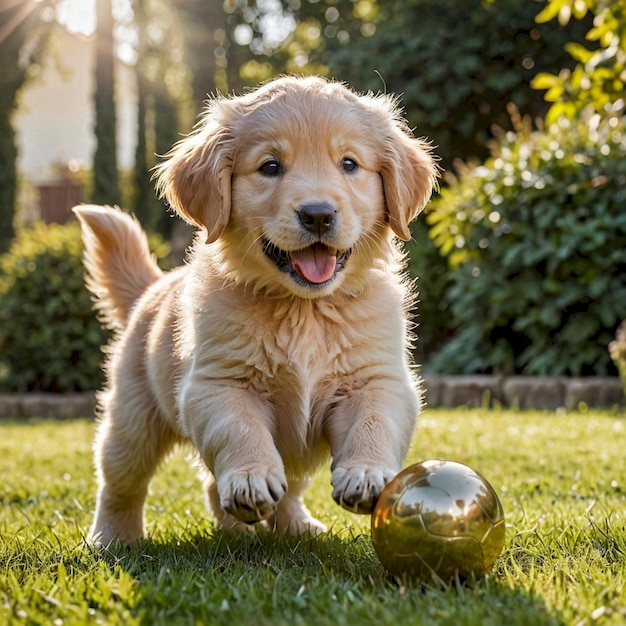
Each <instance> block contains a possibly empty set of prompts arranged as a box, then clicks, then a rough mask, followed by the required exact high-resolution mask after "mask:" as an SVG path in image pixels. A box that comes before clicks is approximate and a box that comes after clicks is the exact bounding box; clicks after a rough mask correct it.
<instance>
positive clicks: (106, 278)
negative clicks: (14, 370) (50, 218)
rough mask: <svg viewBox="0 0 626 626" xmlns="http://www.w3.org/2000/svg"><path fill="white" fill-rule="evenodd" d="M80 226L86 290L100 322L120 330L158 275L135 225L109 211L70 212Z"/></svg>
mask: <svg viewBox="0 0 626 626" xmlns="http://www.w3.org/2000/svg"><path fill="white" fill-rule="evenodd" d="M72 210H73V211H74V213H75V214H76V215H77V216H78V219H79V220H80V223H81V226H82V235H83V244H84V246H85V256H84V263H85V268H86V270H87V277H86V280H85V282H86V285H87V289H89V291H91V293H93V294H94V296H96V310H97V311H98V312H99V315H100V320H101V322H102V323H103V324H104V325H105V326H107V327H108V328H111V329H121V328H123V327H124V326H125V325H126V320H127V319H128V315H129V313H130V310H131V309H132V307H133V305H134V304H135V302H136V301H137V299H138V298H139V296H140V295H141V294H142V293H143V292H144V291H145V290H146V288H147V287H148V286H149V285H151V284H152V283H153V282H154V281H156V280H157V279H158V278H159V276H161V275H162V271H161V270H160V269H159V267H158V266H157V264H156V261H155V260H154V258H153V256H152V255H151V254H150V250H149V248H148V240H147V238H146V234H145V233H144V231H143V230H142V228H141V226H140V225H139V222H138V221H137V220H136V219H134V218H133V217H131V216H130V215H128V214H127V213H124V212H122V211H120V210H119V209H113V208H111V207H103V206H96V205H93V204H89V205H87V204H86V205H81V206H77V207H74V208H73V209H72Z"/></svg>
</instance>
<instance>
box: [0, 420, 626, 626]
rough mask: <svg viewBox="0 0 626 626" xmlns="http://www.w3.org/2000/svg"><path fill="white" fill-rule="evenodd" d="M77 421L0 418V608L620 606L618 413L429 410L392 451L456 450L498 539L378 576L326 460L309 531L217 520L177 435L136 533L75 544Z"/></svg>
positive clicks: (88, 465)
mask: <svg viewBox="0 0 626 626" xmlns="http://www.w3.org/2000/svg"><path fill="white" fill-rule="evenodd" d="M92 433H93V422H91V421H89V420H78V421H67V422H34V421H32V422H27V423H18V422H15V421H7V420H0V503H1V506H0V624H45V625H49V624H51V625H54V626H61V625H70V624H106V625H114V624H124V625H125V626H132V625H134V624H150V625H152V624H164V625H165V624H167V625H176V624H209V625H211V626H212V625H219V624H225V625H228V626H237V625H239V624H243V625H245V626H255V625H268V626H269V625H272V626H279V625H285V626H287V625H289V626H292V625H298V624H307V625H317V624H320V625H328V626H337V625H341V624H346V625H348V624H349V625H350V626H358V625H359V624H376V625H377V626H383V625H385V624H390V625H393V626H404V625H411V624H446V625H450V626H459V625H474V624H475V625H493V626H514V625H529V626H530V625H532V626H538V625H542V624H554V625H556V624H564V625H570V624H572V625H576V626H578V625H580V626H582V625H586V624H600V625H603V624H624V623H626V526H625V520H626V463H625V462H624V451H625V449H626V415H624V414H623V413H618V412H608V411H605V412H599V411H591V410H590V411H588V412H585V413H562V414H561V413H557V414H554V413H540V412H513V411H506V410H493V411H486V410H478V409H477V410H461V409H457V410H441V409H428V410H427V411H426V412H425V413H424V414H423V416H422V418H421V422H420V426H419V429H418V436H417V437H416V439H415V441H414V444H413V447H412V450H411V454H410V458H409V459H408V461H407V463H410V462H414V461H417V460H420V459H425V458H447V459H455V460H458V461H462V462H464V463H467V464H469V465H470V466H472V467H474V468H475V469H476V470H478V471H479V472H480V473H482V474H483V475H484V476H485V477H486V478H487V479H488V480H489V481H490V482H491V483H492V485H493V486H494V487H495V489H496V491H497V492H498V493H499V495H500V498H501V500H502V504H503V506H504V510H505V513H506V516H507V538H506V545H505V548H504V551H503V553H502V555H501V557H500V559H499V560H498V562H497V563H496V566H495V568H494V571H493V572H492V574H491V575H489V576H488V577H487V578H486V579H484V580H483V581H481V582H479V583H477V584H474V585H470V586H460V585H453V586H452V587H450V588H446V587H444V586H440V585H436V584H428V585H422V584H416V583H411V582H410V581H403V580H396V579H394V578H392V577H390V576H388V575H387V574H386V573H385V571H384V570H383V568H382V566H381V565H380V564H379V562H378V560H377V558H376V555H375V553H374V550H373V548H372V545H371V541H370V537H369V528H368V525H369V518H368V517H361V516H355V515H351V514H350V513H347V512H344V511H343V510H341V509H339V508H338V507H337V506H336V505H335V504H334V503H333V502H332V500H331V498H330V486H329V473H328V472H323V473H322V474H320V475H319V476H318V477H317V478H316V480H315V482H314V483H313V485H312V488H311V490H310V492H309V497H308V505H309V507H310V508H311V509H312V510H313V511H314V513H315V514H317V516H318V517H319V518H320V519H321V520H322V521H323V522H325V523H326V524H327V525H328V526H329V527H330V528H331V530H330V531H329V532H328V533H326V534H324V535H322V536H320V537H317V538H310V537H307V538H302V539H300V540H295V539H285V538H281V537H275V536H272V535H268V534H262V535H258V536H256V537H252V536H237V537H234V538H233V537H229V536H227V535H225V534H223V533H221V532H216V531H215V530H214V528H213V524H212V521H211V519H210V518H209V517H208V515H207V514H206V513H205V508H204V503H203V499H202V496H201V492H200V485H199V482H198V480H197V478H196V476H195V474H194V472H193V470H192V469H191V468H190V466H189V464H188V462H187V460H186V458H185V452H184V451H181V452H180V453H177V454H176V455H175V456H174V457H173V458H172V459H171V460H170V461H169V462H168V463H167V465H165V466H164V467H163V468H162V470H161V471H160V473H159V474H158V475H157V477H156V478H155V480H154V481H153V483H152V489H151V494H150V497H149V501H148V508H147V513H146V515H147V522H148V528H149V531H150V533H151V539H150V541H146V542H143V543H142V544H141V545H138V546H136V547H134V548H132V549H130V550H128V551H126V550H123V549H118V550H117V551H111V552H107V553H103V554H100V553H98V552H95V551H93V550H92V549H91V548H90V547H88V546H86V545H85V542H84V535H85V533H86V530H87V528H88V526H89V523H90V518H91V513H92V510H93V506H94V495H95V494H94V488H95V486H94V479H93V475H92V461H91V438H92Z"/></svg>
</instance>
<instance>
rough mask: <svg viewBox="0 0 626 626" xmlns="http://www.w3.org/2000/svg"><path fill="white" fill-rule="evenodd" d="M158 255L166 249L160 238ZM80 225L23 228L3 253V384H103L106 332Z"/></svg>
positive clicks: (59, 388)
mask: <svg viewBox="0 0 626 626" xmlns="http://www.w3.org/2000/svg"><path fill="white" fill-rule="evenodd" d="M157 245H160V247H159V248H158V255H159V256H161V257H163V256H165V254H166V253H167V250H166V246H163V244H162V242H157ZM83 274H84V269H83V264H82V243H81V237H80V228H79V226H78V224H77V223H76V222H71V223H68V224H66V225H62V226H61V225H59V224H49V225H46V224H43V223H37V224H35V225H34V226H32V227H30V228H25V229H22V230H21V231H20V232H19V233H18V236H17V237H16V239H15V240H14V241H13V243H12V245H11V247H10V249H9V251H8V252H6V253H5V254H3V255H2V256H1V257H0V389H1V390H3V391H9V392H24V391H46V392H68V391H84V390H90V389H96V388H97V387H98V386H99V385H100V383H101V382H102V371H101V363H102V351H101V346H102V345H104V344H105V343H106V342H107V334H106V333H105V332H104V331H103V330H102V329H101V328H100V324H99V323H98V321H97V320H96V316H95V314H94V312H93V302H92V300H91V296H90V294H89V293H88V292H87V290H86V288H85V286H84V280H83Z"/></svg>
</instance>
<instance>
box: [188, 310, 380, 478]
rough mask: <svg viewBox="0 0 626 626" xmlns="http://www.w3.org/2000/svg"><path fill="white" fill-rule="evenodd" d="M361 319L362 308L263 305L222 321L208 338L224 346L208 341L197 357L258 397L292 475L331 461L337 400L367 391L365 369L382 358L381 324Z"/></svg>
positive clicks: (218, 375)
mask: <svg viewBox="0 0 626 626" xmlns="http://www.w3.org/2000/svg"><path fill="white" fill-rule="evenodd" d="M215 304H217V303H215ZM355 307H356V308H355ZM219 308H220V307H219V306H218V307H217V309H218V310H219ZM355 313H358V303H357V302H350V301H347V302H344V303H343V306H342V307H341V308H338V307H337V306H334V305H332V304H331V303H327V302H319V301H308V300H288V301H285V302H278V303H276V302H263V303H259V302H257V303H256V304H255V306H254V307H251V308H250V309H248V308H247V307H242V308H241V309H238V310H236V311H232V310H231V311H230V312H229V314H228V315H226V316H221V320H220V322H219V323H218V324H217V325H215V324H212V330H211V333H210V335H212V336H213V337H214V338H215V339H216V338H217V337H219V340H218V341H212V340H211V336H208V337H206V338H205V341H204V342H203V347H202V351H203V354H202V355H201V356H200V357H199V358H200V359H201V360H202V362H203V369H205V372H206V373H207V375H210V376H211V377H212V378H223V379H228V380H229V381H230V382H231V383H233V384H235V385H236V386H238V387H241V388H244V389H248V390H252V391H254V392H255V393H257V394H258V395H259V396H260V397H261V398H263V400H264V401H265V402H267V403H268V405H269V406H270V407H271V413H272V420H273V423H272V424H271V428H272V431H273V432H272V434H273V437H274V441H275V443H276V445H277V447H278V449H279V451H280V452H281V456H282V457H283V459H284V460H285V465H286V470H287V472H288V474H293V475H296V476H298V475H305V474H308V473H310V471H311V469H312V466H315V465H318V464H319V463H321V462H323V461H324V460H325V459H326V456H327V453H328V445H327V443H326V437H325V435H324V427H325V422H326V420H327V419H328V418H329V414H330V412H331V411H332V410H333V408H334V405H335V402H336V399H337V397H338V396H339V395H345V394H347V393H350V391H351V390H352V389H353V388H358V387H359V386H361V385H362V384H363V376H365V375H367V373H366V372H363V371H362V370H363V369H364V368H365V366H366V364H367V365H369V364H371V362H372V351H374V352H376V351H378V346H377V345H376V344H377V341H376V334H377V333H376V332H375V330H374V329H375V327H376V323H375V322H374V321H373V320H366V319H362V316H359V315H357V317H361V319H360V320H358V321H356V320H354V319H352V318H353V316H354V314H355ZM216 323H217V320H216ZM370 373H371V372H370Z"/></svg>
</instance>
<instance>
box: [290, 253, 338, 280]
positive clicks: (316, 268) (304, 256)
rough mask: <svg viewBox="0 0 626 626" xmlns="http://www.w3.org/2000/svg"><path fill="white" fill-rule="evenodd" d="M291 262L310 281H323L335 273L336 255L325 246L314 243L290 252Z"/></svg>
mask: <svg viewBox="0 0 626 626" xmlns="http://www.w3.org/2000/svg"><path fill="white" fill-rule="evenodd" d="M291 264H292V265H293V267H294V269H295V270H296V272H298V274H300V276H302V278H304V279H306V280H308V281H309V282H310V283H315V284H319V283H325V282H326V281H327V280H330V279H331V278H332V277H333V274H334V273H335V267H336V265H337V257H336V256H335V255H334V254H332V253H331V251H330V250H329V249H328V248H326V247H325V246H321V245H314V246H310V247H308V248H305V249H304V250H298V251H296V252H291Z"/></svg>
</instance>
